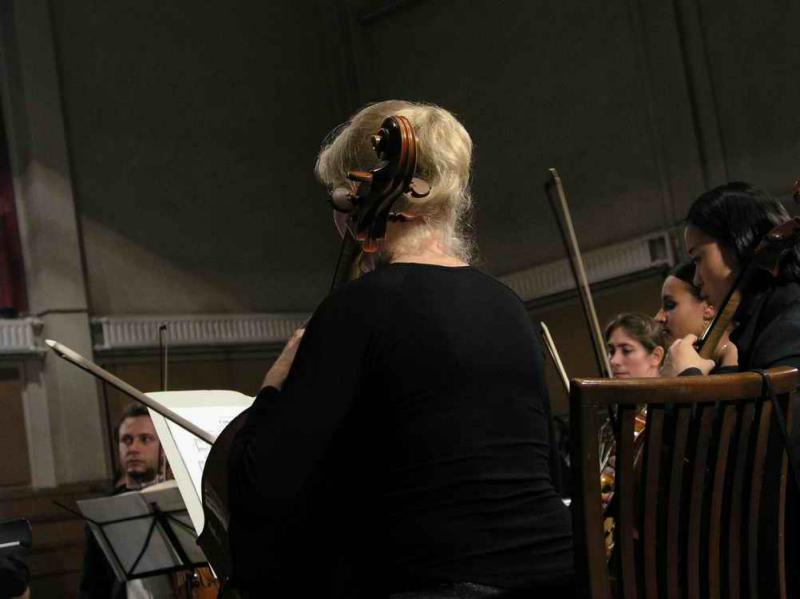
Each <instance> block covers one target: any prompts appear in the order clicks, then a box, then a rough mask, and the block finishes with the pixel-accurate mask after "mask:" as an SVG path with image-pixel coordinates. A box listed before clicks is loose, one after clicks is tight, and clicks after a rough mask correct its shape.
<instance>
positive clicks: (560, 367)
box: [539, 322, 569, 395]
mask: <svg viewBox="0 0 800 599" xmlns="http://www.w3.org/2000/svg"><path fill="white" fill-rule="evenodd" d="M539 328H540V329H541V331H542V339H543V340H544V345H545V347H546V348H547V352H548V353H549V354H550V357H551V358H552V359H553V364H554V365H555V367H556V371H558V376H559V378H560V379H561V383H562V384H563V385H564V389H565V390H566V391H567V395H569V377H568V376H567V371H566V369H565V368H564V364H563V363H562V362H561V356H560V355H559V354H558V350H557V349H556V342H555V341H553V336H552V335H551V334H550V329H549V328H548V327H547V325H546V324H545V323H544V322H540V323H539Z"/></svg>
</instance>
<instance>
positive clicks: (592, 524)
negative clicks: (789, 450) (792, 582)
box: [570, 367, 798, 599]
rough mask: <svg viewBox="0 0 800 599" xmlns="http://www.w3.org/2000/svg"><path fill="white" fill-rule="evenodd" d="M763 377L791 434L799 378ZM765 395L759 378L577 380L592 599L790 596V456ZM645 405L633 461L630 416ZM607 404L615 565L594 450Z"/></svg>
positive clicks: (574, 413) (576, 450)
mask: <svg viewBox="0 0 800 599" xmlns="http://www.w3.org/2000/svg"><path fill="white" fill-rule="evenodd" d="M767 376H768V377H769V379H770V381H771V383H772V388H773V390H774V393H775V394H776V396H777V398H778V403H779V405H780V406H781V411H782V413H783V414H784V417H786V418H787V419H788V420H789V427H791V410H790V406H791V404H792V403H793V402H791V401H790V399H791V397H792V395H793V393H794V390H795V387H796V385H797V379H798V372H797V370H796V369H794V368H787V367H779V368H774V369H772V370H770V371H769V372H768V374H767ZM763 389H764V380H763V378H762V376H761V375H760V374H758V373H740V374H730V375H717V376H703V377H701V376H696V377H677V378H664V379H575V380H573V381H572V385H571V393H570V427H571V430H572V441H573V453H572V467H573V469H574V474H573V480H574V484H575V487H576V488H575V492H574V495H575V496H574V497H573V500H572V510H573V524H574V534H575V547H576V569H577V571H578V576H579V580H580V581H581V582H582V585H583V587H584V588H583V590H584V591H585V593H586V594H587V596H590V597H611V596H612V594H614V595H619V596H622V597H625V598H626V599H628V598H634V597H647V598H648V599H654V598H656V597H663V598H665V599H673V598H678V597H689V598H690V599H691V598H694V597H733V598H736V597H759V596H761V597H776V596H781V597H784V596H785V595H786V589H785V584H786V583H785V581H786V567H785V549H784V538H783V537H784V535H783V533H784V529H785V497H786V485H787V458H786V454H785V452H784V450H783V437H782V436H781V435H780V432H779V429H778V426H777V422H776V418H775V415H774V414H773V405H772V403H771V402H770V400H769V399H766V397H767V396H766V395H765V394H764V393H763ZM643 404H646V406H647V425H646V430H645V435H646V436H645V439H644V450H643V452H639V456H640V457H639V458H637V461H638V463H637V464H636V465H635V464H634V461H635V459H634V458H635V454H636V451H635V448H634V415H635V413H636V410H637V406H641V405H643ZM609 406H615V407H616V410H617V415H616V427H615V428H616V443H617V446H616V458H615V461H616V481H615V498H614V505H615V509H614V510H613V512H614V513H612V514H610V515H611V516H613V517H614V519H615V523H616V526H615V533H614V534H615V539H614V544H615V548H614V556H613V558H612V561H611V562H610V565H609V562H608V561H607V559H606V550H605V544H604V534H603V521H604V518H605V515H604V514H603V508H602V505H601V498H600V477H599V448H598V444H599V442H598V428H599V426H600V425H601V424H602V422H603V421H604V420H605V416H604V415H605V414H607V410H608V408H609ZM789 484H793V483H789ZM610 572H611V573H610ZM612 585H613V586H612Z"/></svg>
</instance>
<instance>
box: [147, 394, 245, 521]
mask: <svg viewBox="0 0 800 599" xmlns="http://www.w3.org/2000/svg"><path fill="white" fill-rule="evenodd" d="M147 396H148V397H150V398H151V399H154V400H155V401H157V402H159V403H161V404H162V405H164V406H165V407H167V408H169V409H171V410H173V411H174V412H176V413H177V414H179V415H180V416H182V417H184V418H186V419H187V420H189V421H191V422H192V423H193V424H196V425H197V426H199V427H200V428H202V429H203V430H205V431H208V432H209V433H211V434H213V435H214V436H215V437H216V436H217V435H219V434H220V433H221V432H222V431H223V430H224V428H225V427H226V426H227V425H228V424H229V423H230V422H231V420H233V419H234V418H235V417H236V416H238V415H239V414H240V413H241V412H242V411H243V410H245V409H246V408H248V407H249V406H250V405H251V404H252V403H253V400H254V398H253V397H249V396H247V395H244V394H242V393H238V392H236V391H224V390H213V391H208V390H203V391H160V392H157V393H148V394H147ZM150 416H151V417H152V419H153V424H154V425H155V427H156V432H157V433H158V436H159V438H160V439H161V445H162V447H163V448H164V453H165V454H166V456H167V460H168V461H169V464H170V467H171V468H172V472H173V474H174V475H175V480H176V481H177V482H178V487H179V488H180V490H181V494H182V495H183V498H184V501H185V503H186V509H187V511H188V512H189V516H190V518H191V519H192V523H193V524H194V527H195V530H196V531H197V534H200V532H201V531H202V530H203V524H204V522H205V519H204V516H203V504H202V491H201V483H202V477H203V467H204V466H205V463H206V459H207V458H208V452H209V451H210V450H211V446H210V445H209V444H208V443H206V442H205V441H203V440H201V439H198V438H197V437H195V436H194V435H193V434H191V433H190V432H188V431H186V430H185V429H183V428H181V427H180V426H178V425H176V424H174V423H172V422H169V421H167V420H166V419H165V418H164V417H163V416H161V415H159V414H157V413H155V412H154V411H152V410H150Z"/></svg>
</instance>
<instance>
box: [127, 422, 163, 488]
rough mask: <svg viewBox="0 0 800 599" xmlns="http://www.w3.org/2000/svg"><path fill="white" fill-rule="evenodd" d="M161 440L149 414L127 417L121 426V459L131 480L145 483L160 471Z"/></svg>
mask: <svg viewBox="0 0 800 599" xmlns="http://www.w3.org/2000/svg"><path fill="white" fill-rule="evenodd" d="M158 458H159V442H158V437H157V436H156V429H155V427H154V426H153V421H152V420H151V419H150V417H149V416H133V417H131V418H126V419H125V420H123V421H122V424H120V426H119V461H120V464H121V465H122V470H123V472H125V475H126V477H127V478H128V480H129V481H132V482H134V483H139V484H141V483H144V482H149V481H151V480H153V479H154V478H155V477H156V472H158Z"/></svg>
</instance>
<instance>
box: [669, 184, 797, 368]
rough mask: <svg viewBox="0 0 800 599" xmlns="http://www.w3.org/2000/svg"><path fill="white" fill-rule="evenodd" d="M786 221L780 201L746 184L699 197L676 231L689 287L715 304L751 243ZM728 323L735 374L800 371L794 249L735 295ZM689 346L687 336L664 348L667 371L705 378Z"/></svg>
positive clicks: (744, 261)
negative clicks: (690, 274)
mask: <svg viewBox="0 0 800 599" xmlns="http://www.w3.org/2000/svg"><path fill="white" fill-rule="evenodd" d="M789 218H790V217H789V214H788V213H787V212H786V209H785V208H784V207H783V205H782V204H781V203H780V202H778V201H777V200H775V199H774V198H772V197H770V196H769V195H768V194H767V193H766V192H764V191H762V190H759V189H757V188H755V187H753V186H752V185H749V184H747V183H728V184H726V185H722V186H720V187H717V188H715V189H712V190H711V191H708V192H706V193H704V194H703V195H701V196H700V197H699V198H698V199H697V200H695V202H694V203H693V204H692V206H691V208H690V209H689V215H688V216H687V218H686V223H687V225H686V229H685V231H684V239H685V242H686V251H687V253H688V254H689V255H690V256H691V258H692V262H693V263H694V265H695V274H694V280H693V282H694V285H695V286H696V287H697V288H698V289H699V290H700V291H701V293H702V294H703V296H704V297H706V298H708V301H709V302H710V303H711V304H713V305H714V306H721V304H722V302H723V300H724V299H725V297H726V295H727V293H728V291H729V290H730V289H731V287H732V285H733V284H734V281H735V279H736V276H737V275H738V273H739V272H740V271H741V269H742V268H743V267H744V266H745V265H746V264H747V262H748V260H749V259H750V257H751V255H752V253H753V251H754V249H755V247H756V246H757V245H758V243H759V242H760V241H761V240H762V239H763V238H764V236H765V235H766V234H767V233H768V232H769V231H770V230H771V229H772V228H773V227H775V226H776V225H778V224H781V223H783V222H786V221H787V220H789ZM733 320H734V328H733V331H732V332H731V334H730V339H731V342H732V343H734V344H735V345H736V347H737V348H738V353H739V359H738V362H739V369H740V370H750V369H753V368H770V367H772V366H779V365H787V366H794V367H800V248H798V247H795V248H794V249H793V250H792V251H791V252H789V254H788V255H787V256H785V258H784V259H783V261H782V263H781V265H780V274H779V276H778V277H777V278H773V277H772V276H771V275H770V274H769V273H766V272H764V273H761V274H760V275H759V276H757V277H756V279H755V281H754V282H753V284H752V285H751V286H750V287H749V288H747V289H743V290H742V302H741V305H740V306H739V309H738V310H737V312H736V314H735V316H734V319H733ZM695 340H696V335H695V334H689V335H687V336H685V337H684V338H683V339H678V340H677V341H675V342H674V343H673V345H672V346H671V347H670V350H669V356H668V359H669V361H670V363H671V366H672V368H673V369H674V371H675V372H685V371H686V370H687V369H689V368H694V369H697V370H699V371H700V372H702V373H704V374H707V373H708V372H709V371H710V370H711V369H712V368H713V367H714V362H713V361H712V360H704V359H703V358H701V357H700V356H699V355H698V354H697V352H696V351H695V350H694V348H693V346H692V343H693V342H694V341H695Z"/></svg>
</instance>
